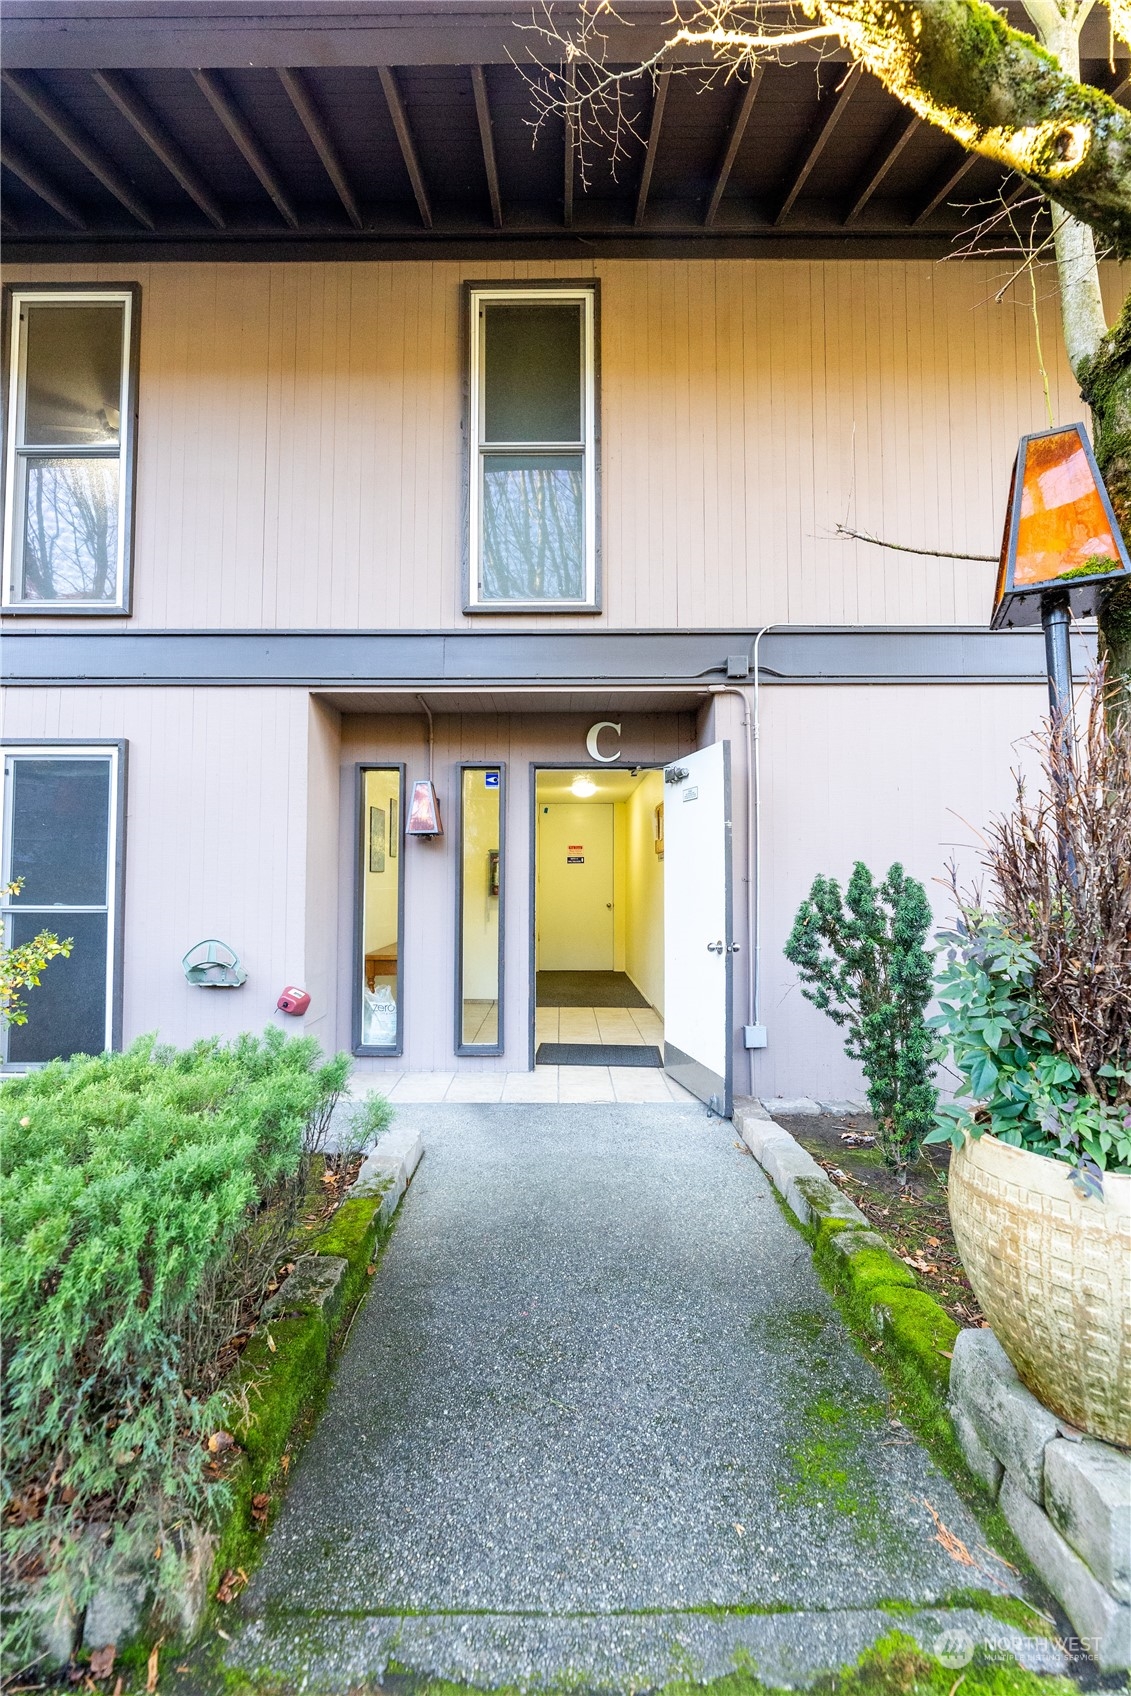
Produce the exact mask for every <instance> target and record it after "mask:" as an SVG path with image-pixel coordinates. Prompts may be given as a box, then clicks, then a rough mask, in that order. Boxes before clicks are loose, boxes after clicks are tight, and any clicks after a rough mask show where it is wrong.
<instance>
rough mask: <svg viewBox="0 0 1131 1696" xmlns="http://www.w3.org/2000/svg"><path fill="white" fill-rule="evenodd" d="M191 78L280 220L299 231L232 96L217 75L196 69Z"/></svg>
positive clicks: (277, 181)
mask: <svg viewBox="0 0 1131 1696" xmlns="http://www.w3.org/2000/svg"><path fill="white" fill-rule="evenodd" d="M192 79H193V81H194V82H195V84H196V86H197V88H199V90H200V92H201V94H203V96H204V98H205V100H207V102H208V104H209V105H210V106H211V108H212V110H213V111H214V112H215V114H216V116H217V117H218V118H219V120H220V122H221V123H222V124H223V126H224V128H225V129H226V130H227V132H228V134H229V135H230V136H231V138H232V140H233V141H234V142H235V144H236V146H237V147H238V148H239V150H240V152H241V153H242V154H243V156H244V158H245V159H246V160H247V163H248V164H249V165H250V166H251V169H252V170H253V171H254V173H255V175H256V176H257V177H258V178H259V181H260V184H261V186H262V187H263V188H264V189H265V190H266V192H267V194H268V195H269V196H270V198H271V200H272V201H273V202H274V204H275V208H276V210H277V211H278V213H279V215H280V217H281V218H282V220H283V222H284V223H285V224H289V225H290V227H291V229H292V230H297V229H298V218H297V217H296V216H295V212H294V208H293V207H292V206H291V203H290V201H289V200H288V199H287V197H286V195H285V194H284V192H283V187H282V184H281V183H280V182H279V179H278V177H277V176H276V175H275V173H274V171H273V170H272V169H271V167H270V165H269V164H268V163H267V157H266V155H265V154H264V152H263V149H262V148H261V147H260V145H259V143H258V142H257V141H256V139H255V137H254V136H253V135H252V133H251V131H250V129H249V128H248V126H247V124H246V123H245V122H244V119H243V117H242V115H241V114H240V112H239V111H238V110H237V109H236V105H235V102H234V101H233V100H232V97H231V95H230V94H229V93H228V91H227V89H226V88H225V87H224V85H223V83H222V82H221V81H220V79H219V77H218V76H217V75H216V72H215V71H204V70H196V71H193V73H192Z"/></svg>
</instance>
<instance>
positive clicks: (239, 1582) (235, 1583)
mask: <svg viewBox="0 0 1131 1696" xmlns="http://www.w3.org/2000/svg"><path fill="white" fill-rule="evenodd" d="M246 1583H247V1573H246V1572H245V1571H244V1569H243V1567H242V1566H241V1567H229V1568H228V1570H227V1572H226V1573H225V1574H224V1576H223V1578H222V1579H221V1580H220V1582H219V1584H218V1585H217V1587H216V1600H217V1601H218V1602H234V1601H235V1599H236V1597H237V1596H238V1595H239V1593H240V1591H241V1590H242V1589H243V1587H244V1585H245V1584H246Z"/></svg>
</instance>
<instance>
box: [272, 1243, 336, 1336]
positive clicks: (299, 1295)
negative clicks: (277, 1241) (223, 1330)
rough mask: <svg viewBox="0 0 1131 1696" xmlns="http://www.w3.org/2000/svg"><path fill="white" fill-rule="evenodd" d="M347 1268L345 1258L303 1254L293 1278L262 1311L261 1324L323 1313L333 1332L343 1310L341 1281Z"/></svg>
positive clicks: (333, 1255) (289, 1279)
mask: <svg viewBox="0 0 1131 1696" xmlns="http://www.w3.org/2000/svg"><path fill="white" fill-rule="evenodd" d="M348 1268H349V1262H348V1260H346V1258H345V1257H344V1255H339V1254H300V1255H299V1257H298V1259H297V1260H296V1261H295V1266H294V1271H293V1272H292V1273H291V1274H290V1277H289V1278H285V1279H284V1281H283V1284H282V1286H281V1288H280V1289H278V1290H277V1291H276V1292H275V1294H274V1295H273V1296H272V1297H271V1300H270V1301H269V1302H268V1303H267V1305H266V1307H265V1308H264V1309H263V1314H262V1321H263V1322H266V1321H268V1320H273V1319H282V1318H284V1317H287V1316H291V1315H294V1314H300V1313H321V1315H322V1317H323V1318H324V1319H325V1321H326V1323H327V1325H329V1326H330V1328H331V1329H333V1327H334V1325H335V1324H336V1323H337V1318H338V1314H339V1313H340V1312H341V1310H342V1280H343V1278H344V1276H345V1273H346V1272H347V1270H348Z"/></svg>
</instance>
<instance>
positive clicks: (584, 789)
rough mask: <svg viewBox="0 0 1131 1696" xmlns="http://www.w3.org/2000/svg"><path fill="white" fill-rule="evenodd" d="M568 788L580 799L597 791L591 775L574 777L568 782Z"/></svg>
mask: <svg viewBox="0 0 1131 1696" xmlns="http://www.w3.org/2000/svg"><path fill="white" fill-rule="evenodd" d="M570 789H571V790H572V791H573V793H574V794H575V795H576V796H578V797H579V798H580V799H581V800H584V799H585V798H586V797H587V796H589V795H596V793H597V785H596V784H595V783H594V781H593V779H592V778H591V777H575V778H574V780H573V782H572V783H571V784H570Z"/></svg>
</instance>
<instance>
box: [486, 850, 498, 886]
mask: <svg viewBox="0 0 1131 1696" xmlns="http://www.w3.org/2000/svg"><path fill="white" fill-rule="evenodd" d="M487 893H488V895H497V894H498V893H499V850H498V849H497V848H488V850H487Z"/></svg>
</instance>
